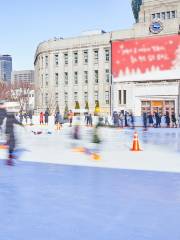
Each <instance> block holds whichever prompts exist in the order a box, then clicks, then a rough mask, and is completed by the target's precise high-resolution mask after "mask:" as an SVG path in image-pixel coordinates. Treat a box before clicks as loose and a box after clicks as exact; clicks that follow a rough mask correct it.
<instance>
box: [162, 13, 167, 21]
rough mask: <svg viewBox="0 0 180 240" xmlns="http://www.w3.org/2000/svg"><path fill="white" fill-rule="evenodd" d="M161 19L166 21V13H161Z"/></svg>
mask: <svg viewBox="0 0 180 240" xmlns="http://www.w3.org/2000/svg"><path fill="white" fill-rule="evenodd" d="M161 18H162V19H163V20H164V19H166V13H165V12H162V13H161Z"/></svg>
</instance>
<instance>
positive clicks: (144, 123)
mask: <svg viewBox="0 0 180 240" xmlns="http://www.w3.org/2000/svg"><path fill="white" fill-rule="evenodd" d="M143 127H144V130H147V113H146V112H143Z"/></svg>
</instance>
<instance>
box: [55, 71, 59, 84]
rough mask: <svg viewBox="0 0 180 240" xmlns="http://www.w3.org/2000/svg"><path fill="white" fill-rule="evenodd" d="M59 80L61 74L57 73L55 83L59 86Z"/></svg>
mask: <svg viewBox="0 0 180 240" xmlns="http://www.w3.org/2000/svg"><path fill="white" fill-rule="evenodd" d="M58 81H59V74H58V73H55V84H56V86H58Z"/></svg>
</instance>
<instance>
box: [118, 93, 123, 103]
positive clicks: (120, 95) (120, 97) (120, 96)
mask: <svg viewBox="0 0 180 240" xmlns="http://www.w3.org/2000/svg"><path fill="white" fill-rule="evenodd" d="M118 92H119V104H122V100H121V99H122V93H121V90H119V91H118Z"/></svg>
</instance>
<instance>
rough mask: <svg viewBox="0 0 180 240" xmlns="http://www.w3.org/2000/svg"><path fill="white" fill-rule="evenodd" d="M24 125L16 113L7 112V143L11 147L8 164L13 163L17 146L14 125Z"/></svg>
mask: <svg viewBox="0 0 180 240" xmlns="http://www.w3.org/2000/svg"><path fill="white" fill-rule="evenodd" d="M15 124H17V125H21V126H23V125H22V123H20V122H19V121H18V120H17V119H16V118H15V115H14V113H12V112H8V113H7V119H6V130H5V133H6V137H7V145H8V149H9V156H8V160H7V165H13V164H14V163H13V158H14V155H13V154H14V150H15V146H16V139H15V134H14V125H15Z"/></svg>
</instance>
